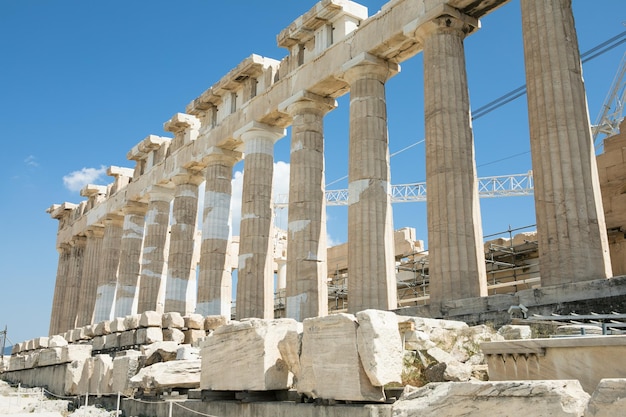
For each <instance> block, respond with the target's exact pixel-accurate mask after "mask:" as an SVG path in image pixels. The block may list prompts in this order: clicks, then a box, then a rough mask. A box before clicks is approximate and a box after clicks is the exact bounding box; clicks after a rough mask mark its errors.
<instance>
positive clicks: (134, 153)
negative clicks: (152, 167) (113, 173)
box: [126, 135, 171, 161]
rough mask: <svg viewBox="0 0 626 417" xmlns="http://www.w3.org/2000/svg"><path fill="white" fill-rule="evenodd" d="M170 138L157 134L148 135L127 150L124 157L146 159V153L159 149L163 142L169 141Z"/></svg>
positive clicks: (137, 159)
mask: <svg viewBox="0 0 626 417" xmlns="http://www.w3.org/2000/svg"><path fill="white" fill-rule="evenodd" d="M170 140H171V138H166V137H162V136H157V135H148V136H147V137H146V138H145V139H143V140H142V141H141V142H139V143H138V144H137V145H135V146H133V148H132V149H131V150H130V151H128V153H127V154H126V159H129V160H131V161H140V160H142V159H146V157H147V156H148V154H149V153H150V152H152V151H154V150H156V149H159V148H160V147H161V146H162V145H163V144H164V143H165V142H168V141H170Z"/></svg>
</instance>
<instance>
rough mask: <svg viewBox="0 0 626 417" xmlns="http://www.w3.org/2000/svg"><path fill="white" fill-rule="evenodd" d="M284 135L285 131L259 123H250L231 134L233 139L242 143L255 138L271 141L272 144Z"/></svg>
mask: <svg viewBox="0 0 626 417" xmlns="http://www.w3.org/2000/svg"><path fill="white" fill-rule="evenodd" d="M286 134H287V131H286V129H283V128H280V127H277V126H271V125H268V124H265V123H261V122H250V123H248V124H247V125H245V126H243V127H242V128H240V129H238V130H236V131H235V133H233V137H234V138H235V139H239V140H241V141H242V142H244V143H245V142H246V141H247V140H250V139H255V138H265V139H271V140H272V141H273V142H276V141H278V139H280V138H282V137H284V136H285V135H286Z"/></svg>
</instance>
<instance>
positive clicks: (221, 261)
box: [196, 148, 242, 317]
mask: <svg viewBox="0 0 626 417" xmlns="http://www.w3.org/2000/svg"><path fill="white" fill-rule="evenodd" d="M241 157H242V155H241V153H240V152H234V151H228V150H224V149H221V148H213V149H212V150H211V151H210V152H209V155H208V156H207V157H206V158H205V162H206V164H207V166H206V182H205V191H204V213H203V215H202V245H201V248H200V272H199V274H198V299H197V303H196V313H199V314H202V315H204V316H208V315H222V316H225V317H230V306H231V301H232V285H233V284H232V271H231V266H230V262H228V242H229V239H230V201H231V196H232V185H231V184H232V176H233V166H234V165H235V163H237V161H239V160H240V159H241Z"/></svg>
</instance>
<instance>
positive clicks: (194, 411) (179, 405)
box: [172, 401, 218, 417]
mask: <svg viewBox="0 0 626 417" xmlns="http://www.w3.org/2000/svg"><path fill="white" fill-rule="evenodd" d="M172 402H173V403H174V405H176V406H178V407H180V408H182V409H183V410H187V411H191V412H192V413H194V414H198V415H200V416H205V417H218V416H214V415H213V414H204V413H201V412H199V411H196V410H192V409H191V408H188V407H185V406H184V405H182V404H179V403H177V402H176V401H172Z"/></svg>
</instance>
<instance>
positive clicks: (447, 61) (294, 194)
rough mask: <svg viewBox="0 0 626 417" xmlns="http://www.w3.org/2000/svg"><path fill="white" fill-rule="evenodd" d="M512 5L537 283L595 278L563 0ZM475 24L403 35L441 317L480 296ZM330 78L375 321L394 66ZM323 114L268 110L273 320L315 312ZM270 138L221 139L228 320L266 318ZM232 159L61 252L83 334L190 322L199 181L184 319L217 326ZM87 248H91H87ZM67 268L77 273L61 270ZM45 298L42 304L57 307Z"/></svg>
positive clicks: (454, 15) (600, 253) (452, 16)
mask: <svg viewBox="0 0 626 417" xmlns="http://www.w3.org/2000/svg"><path fill="white" fill-rule="evenodd" d="M521 4H522V19H523V30H524V46H525V59H526V74H527V81H528V86H527V88H528V106H529V123H530V131H531V149H532V160H533V169H534V172H535V175H534V178H535V184H536V185H535V186H536V188H535V201H536V211H537V228H538V234H539V238H540V245H539V250H540V263H541V276H542V284H543V285H553V284H559V283H564V282H572V281H576V280H588V279H595V278H606V277H609V276H610V275H611V272H610V262H608V244H607V240H606V233H605V229H604V217H603V212H602V208H601V203H600V197H599V183H598V177H597V172H596V168H595V157H594V153H593V147H592V144H591V137H590V132H589V121H588V116H587V112H586V102H585V95H584V87H583V84H582V75H581V69H580V57H579V55H578V46H577V42H576V37H575V30H574V24H573V17H572V12H571V0H522V2H521ZM478 26H479V24H478V21H477V20H476V19H473V18H471V17H469V16H466V15H463V14H462V13H460V12H458V11H457V10H455V9H452V8H446V9H445V10H444V12H442V13H441V14H440V15H437V16H435V17H434V18H432V19H431V20H430V21H428V22H427V23H425V24H422V25H420V26H419V27H418V28H417V30H416V31H415V32H414V36H415V37H416V38H417V39H418V41H419V42H420V43H421V45H422V47H423V52H424V97H425V127H426V176H427V187H428V203H427V213H428V233H429V271H430V277H429V279H430V292H431V306H432V307H431V308H432V309H433V311H434V312H435V314H438V313H437V312H441V311H443V310H445V302H446V301H447V300H456V299H462V298H469V297H480V296H485V295H487V290H486V273H485V264H484V252H483V245H482V226H481V220H480V209H479V202H478V189H477V176H476V166H475V158H474V143H473V133H472V126H471V115H470V104H469V94H468V84H467V76H466V70H465V57H464V45H463V43H464V38H465V36H466V35H467V34H468V33H469V32H471V31H472V30H474V29H475V28H477V27H478ZM546 63H549V65H550V70H547V71H546V70H545V68H544V67H545V65H546ZM344 69H345V73H344V80H345V81H346V83H347V84H348V85H349V89H350V145H349V185H348V187H349V208H348V244H349V245H348V251H349V253H348V269H349V273H350V277H349V280H348V292H349V296H350V299H349V311H351V312H356V311H360V310H363V309H365V308H377V309H383V310H389V309H394V308H396V305H397V301H396V282H395V257H394V241H393V222H392V211H391V196H390V190H391V187H390V167H389V151H388V148H389V147H388V137H387V110H386V98H385V83H386V81H387V79H389V78H390V77H391V76H393V75H394V74H396V73H397V72H398V67H397V65H396V64H393V63H390V62H387V61H383V60H381V59H379V58H376V57H373V56H370V55H368V54H361V55H359V56H357V57H356V58H353V59H352V60H351V61H349V62H348V63H346V65H345V66H344ZM334 107H335V101H334V100H332V99H330V98H327V97H320V96H317V95H315V94H312V93H309V92H301V93H299V94H297V95H295V96H294V97H292V98H291V99H289V100H287V101H286V102H284V103H281V105H280V106H279V110H280V111H282V112H284V113H286V114H288V115H289V117H290V118H291V120H292V139H291V174H290V175H291V176H290V191H289V201H290V205H289V212H288V231H287V233H288V242H289V244H288V250H287V260H286V296H287V302H286V315H287V316H288V317H291V318H294V319H297V320H303V319H304V318H307V317H313V316H320V315H325V314H327V285H326V284H327V283H326V280H327V276H326V274H327V267H326V227H325V222H326V219H325V193H324V192H325V189H324V128H323V118H324V115H325V114H326V113H327V112H328V111H330V110H332V109H333V108H334ZM284 134H285V131H284V129H282V128H277V127H273V126H268V125H264V124H260V123H256V122H254V123H251V124H250V125H248V126H245V127H243V128H242V129H240V130H239V131H238V132H236V133H235V137H236V138H239V139H240V140H241V142H242V143H243V147H244V153H245V160H244V181H243V194H242V215H241V227H240V235H241V236H240V248H239V259H238V285H237V307H236V315H237V317H239V318H245V317H262V318H271V317H273V307H274V306H273V294H274V273H273V266H272V262H273V251H272V247H271V245H272V233H271V231H272V178H273V165H274V160H273V148H274V143H275V142H276V141H277V140H279V139H280V138H281V137H283V136H284ZM239 159H241V154H240V153H238V152H234V151H228V150H224V149H220V148H213V149H211V150H210V152H209V153H208V156H206V157H205V158H204V160H203V161H202V168H201V169H198V170H191V169H188V170H183V171H181V172H180V173H178V175H175V176H174V177H173V178H172V179H171V182H170V184H169V185H166V186H163V185H155V186H153V187H152V188H151V189H150V190H148V192H147V200H148V202H147V203H139V202H129V203H128V205H127V206H126V207H125V208H124V209H123V213H122V214H110V215H109V216H108V217H107V218H106V220H105V222H104V230H103V231H102V229H101V228H100V229H98V228H92V229H90V230H89V231H88V233H87V238H86V239H77V240H76V241H74V242H72V244H71V245H63V246H61V248H60V259H59V269H58V273H57V277H58V278H57V280H58V281H63V280H66V281H67V282H65V287H66V288H68V290H67V294H66V295H67V297H68V299H72V300H75V301H76V305H79V306H80V305H82V303H83V300H84V303H88V302H89V300H91V298H90V297H91V296H90V295H89V294H88V292H90V291H92V290H93V288H92V287H90V285H91V286H92V284H86V283H85V284H84V285H82V284H80V283H79V281H80V276H81V275H85V276H87V277H93V276H94V274H95V271H96V270H98V271H99V272H98V274H97V277H98V280H97V290H96V296H95V297H96V298H95V310H94V313H93V321H94V322H97V321H100V320H105V319H108V318H110V317H111V314H112V313H113V314H115V315H116V316H123V315H128V314H131V313H134V312H136V311H139V312H141V311H146V310H156V311H166V312H167V311H178V312H181V313H189V312H191V311H190V310H191V308H192V299H193V296H194V294H192V293H193V291H195V265H194V261H193V254H194V241H195V234H196V217H197V205H198V185H199V184H200V183H201V182H202V181H206V183H205V184H206V185H205V200H204V207H203V213H202V240H201V247H200V262H199V265H200V268H199V274H198V280H199V282H198V294H197V300H196V305H195V311H196V312H198V313H201V314H204V315H209V314H222V315H230V301H231V300H230V298H231V291H232V276H231V271H230V267H229V266H228V262H227V256H228V242H229V237H230V227H229V222H230V200H231V192H232V190H231V179H232V169H233V166H234V164H235V163H236V162H237V161H238V160H239ZM203 174H204V175H203ZM172 200H173V208H172V218H171V221H170V204H171V202H172ZM97 236H102V239H101V242H100V243H96V241H97V240H98V239H97ZM100 246H101V247H100ZM120 252H121V253H123V254H124V255H123V256H122V257H121V258H120ZM98 253H99V254H100V260H99V261H97V258H98V255H97V254H98ZM81 258H84V259H85V263H84V265H82V266H81V265H79V263H80V262H73V261H72V260H75V259H81ZM96 265H97V267H96ZM165 276H167V280H164V279H163V277H165ZM83 281H89V280H83ZM57 287H58V285H57ZM57 289H58V288H57ZM57 292H58V291H55V296H54V297H55V301H54V304H55V305H57V301H58V299H59V297H61V296H62V294H60V292H59V293H58V294H57ZM76 298H78V299H76ZM161 300H164V304H161V303H162V301H161ZM71 308H72V307H71V306H70V307H67V309H66V310H65V311H64V312H63V313H62V314H57V315H54V314H53V321H52V322H51V329H52V328H53V327H54V328H64V327H67V326H70V327H71V326H72V325H73V324H78V325H80V324H84V323H85V322H86V321H87V320H88V317H87V316H88V314H85V313H84V311H80V312H79V313H78V315H77V316H76V318H75V321H74V322H72V320H70V317H71V316H72V314H70V311H69V310H71ZM61 318H63V319H61Z"/></svg>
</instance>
